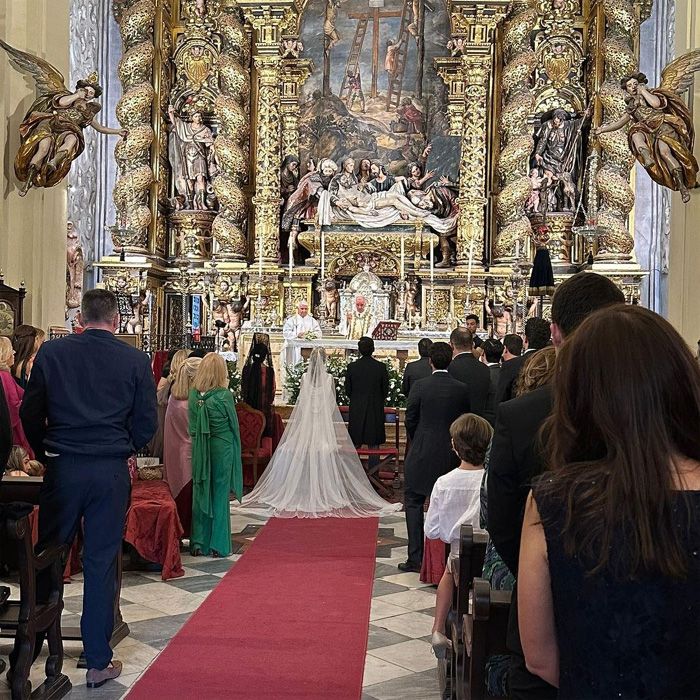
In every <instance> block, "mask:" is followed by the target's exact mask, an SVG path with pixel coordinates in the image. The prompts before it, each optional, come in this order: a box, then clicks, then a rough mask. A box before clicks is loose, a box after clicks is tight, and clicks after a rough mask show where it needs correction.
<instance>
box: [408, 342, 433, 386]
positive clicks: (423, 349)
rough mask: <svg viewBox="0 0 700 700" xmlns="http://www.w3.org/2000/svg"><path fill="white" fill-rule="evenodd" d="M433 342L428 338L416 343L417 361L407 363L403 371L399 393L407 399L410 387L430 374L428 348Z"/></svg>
mask: <svg viewBox="0 0 700 700" xmlns="http://www.w3.org/2000/svg"><path fill="white" fill-rule="evenodd" d="M432 344H433V341H432V340H430V338H421V339H420V340H419V341H418V355H419V356H420V359H419V360H415V361H414V362H409V363H408V364H407V365H406V367H405V368H404V370H403V380H402V382H401V392H402V393H403V395H404V396H405V397H406V398H408V395H409V394H410V392H411V387H412V386H413V385H414V384H415V383H416V382H417V381H418V380H419V379H423V378H424V377H429V376H430V375H431V374H432V371H433V370H432V369H431V367H430V360H429V359H428V355H429V354H430V348H431V346H432Z"/></svg>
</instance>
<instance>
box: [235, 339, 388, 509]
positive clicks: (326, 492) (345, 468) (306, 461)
mask: <svg viewBox="0 0 700 700" xmlns="http://www.w3.org/2000/svg"><path fill="white" fill-rule="evenodd" d="M400 509H401V504H400V503H389V502H387V501H385V500H384V499H383V498H381V497H380V496H378V495H377V494H376V492H375V491H374V489H373V488H372V485H371V484H370V482H369V479H368V478H367V475H366V474H365V470H364V469H363V467H362V463H361V462H360V459H359V457H358V456H357V452H356V450H355V447H354V445H353V444H352V441H351V440H350V436H349V434H348V431H347V428H346V427H345V423H344V422H343V419H342V417H341V415H340V411H339V410H338V406H337V404H336V399H335V385H334V382H333V377H332V376H331V375H330V374H328V372H327V371H326V366H325V352H324V351H323V349H321V348H315V349H314V351H313V352H312V354H311V359H310V361H309V367H308V370H307V371H306V373H305V374H304V376H303V377H302V381H301V390H300V392H299V398H298V400H297V403H296V405H295V406H294V409H293V411H292V415H291V416H290V418H289V421H288V423H287V427H286V429H285V431H284V434H283V436H282V440H281V441H280V443H279V445H278V446H277V449H276V450H275V453H274V455H273V457H272V460H271V461H270V463H269V464H268V466H267V468H266V469H265V471H264V473H263V475H262V477H261V478H260V481H258V483H257V485H256V486H255V488H254V489H253V490H252V491H251V492H250V493H249V494H248V495H247V496H245V497H244V498H243V504H242V505H241V506H240V507H239V508H237V509H236V510H243V511H249V510H250V511H255V512H258V513H262V514H265V515H271V516H276V517H289V518H291V517H299V518H319V517H346V518H353V517H355V518H356V517H371V516H378V515H388V514H389V513H394V512H396V511H398V510H400Z"/></svg>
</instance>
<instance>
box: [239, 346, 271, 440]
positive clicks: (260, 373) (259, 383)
mask: <svg viewBox="0 0 700 700" xmlns="http://www.w3.org/2000/svg"><path fill="white" fill-rule="evenodd" d="M269 357H270V355H269V351H268V348H267V345H265V343H255V345H253V347H252V350H251V352H250V355H249V356H248V361H247V362H246V364H245V367H243V376H242V377H241V388H242V398H243V401H245V402H246V403H247V404H248V405H249V406H251V407H252V408H255V409H257V410H258V411H262V412H263V413H264V414H265V432H264V433H263V435H264V436H265V437H272V435H273V433H274V429H275V421H274V416H273V413H274V409H273V407H272V404H273V403H274V402H275V391H276V385H275V369H274V367H273V366H272V363H271V362H270V359H269ZM266 360H267V362H266Z"/></svg>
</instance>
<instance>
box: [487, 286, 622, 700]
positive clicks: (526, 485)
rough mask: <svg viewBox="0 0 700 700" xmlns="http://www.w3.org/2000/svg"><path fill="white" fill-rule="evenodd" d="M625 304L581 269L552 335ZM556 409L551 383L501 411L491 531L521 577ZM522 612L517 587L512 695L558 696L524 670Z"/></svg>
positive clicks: (556, 302) (563, 289)
mask: <svg viewBox="0 0 700 700" xmlns="http://www.w3.org/2000/svg"><path fill="white" fill-rule="evenodd" d="M624 302H625V297H624V294H623V293H622V292H621V291H620V289H619V288H618V287H616V286H615V283H614V282H613V281H612V280H609V279H608V278H607V277H603V276H602V275H598V274H596V273H595V272H580V273H579V274H577V275H574V276H573V277H570V278H569V279H568V280H566V281H564V282H562V283H561V284H560V285H559V286H558V287H557V291H556V292H555V293H554V297H553V298H552V326H551V335H552V339H553V341H554V346H555V347H559V346H561V345H562V344H563V343H564V342H565V339H566V338H567V337H569V336H570V335H571V334H572V333H573V332H574V330H576V328H577V327H578V326H579V325H580V324H581V322H582V321H583V320H584V319H585V318H586V317H587V316H588V315H590V314H591V313H593V312H594V311H597V310H598V309H601V308H604V307H606V306H610V305H611V304H624ZM510 362H513V360H510ZM551 409H552V395H551V391H550V387H549V386H546V385H545V386H542V387H540V388H539V389H535V390H534V391H531V392H529V393H527V394H524V395H523V396H520V397H518V398H515V399H513V400H512V401H506V402H504V403H502V404H501V405H500V406H499V407H498V409H497V411H496V428H495V430H494V435H493V442H492V444H491V454H490V458H489V469H488V480H487V484H488V509H489V513H488V523H487V529H488V531H489V535H490V536H491V540H492V541H493V544H494V546H495V548H496V551H497V552H498V553H499V554H500V555H501V557H502V559H503V561H504V562H505V564H506V566H507V567H508V568H509V569H510V571H511V572H512V574H513V575H514V576H515V577H516V579H517V577H518V554H519V550H520V532H521V528H522V522H523V512H524V510H525V501H526V499H527V494H528V491H529V489H530V484H531V483H532V480H533V479H534V478H535V477H536V476H538V475H539V474H540V473H541V472H542V456H541V446H540V442H539V438H538V435H539V430H540V427H541V426H542V424H543V423H544V421H545V419H546V418H547V416H549V414H550V412H551ZM517 610H518V596H517V585H516V589H515V590H514V592H513V599H512V603H511V607H510V618H509V622H508V640H507V643H508V649H509V651H510V652H511V667H510V675H509V687H510V697H511V698H518V699H521V698H522V699H523V700H525V699H526V698H527V699H534V698H537V699H539V698H556V697H557V691H556V688H554V687H552V686H550V685H548V684H547V683H545V682H544V681H543V680H542V679H540V678H538V677H536V676H533V675H532V674H531V673H529V672H528V671H527V669H526V668H525V660H524V658H523V655H522V648H521V646H520V636H519V634H518V622H517V619H518V618H517Z"/></svg>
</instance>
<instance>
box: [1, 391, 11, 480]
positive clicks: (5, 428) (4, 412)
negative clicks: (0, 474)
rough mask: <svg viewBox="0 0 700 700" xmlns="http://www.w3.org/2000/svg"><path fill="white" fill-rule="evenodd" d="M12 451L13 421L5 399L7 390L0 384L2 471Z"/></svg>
mask: <svg viewBox="0 0 700 700" xmlns="http://www.w3.org/2000/svg"><path fill="white" fill-rule="evenodd" d="M11 451H12V421H11V420H10V408H9V406H8V405H7V400H6V399H5V389H4V387H3V383H2V382H0V469H4V468H5V465H6V464H7V460H8V459H9V457H10V452H11Z"/></svg>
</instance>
